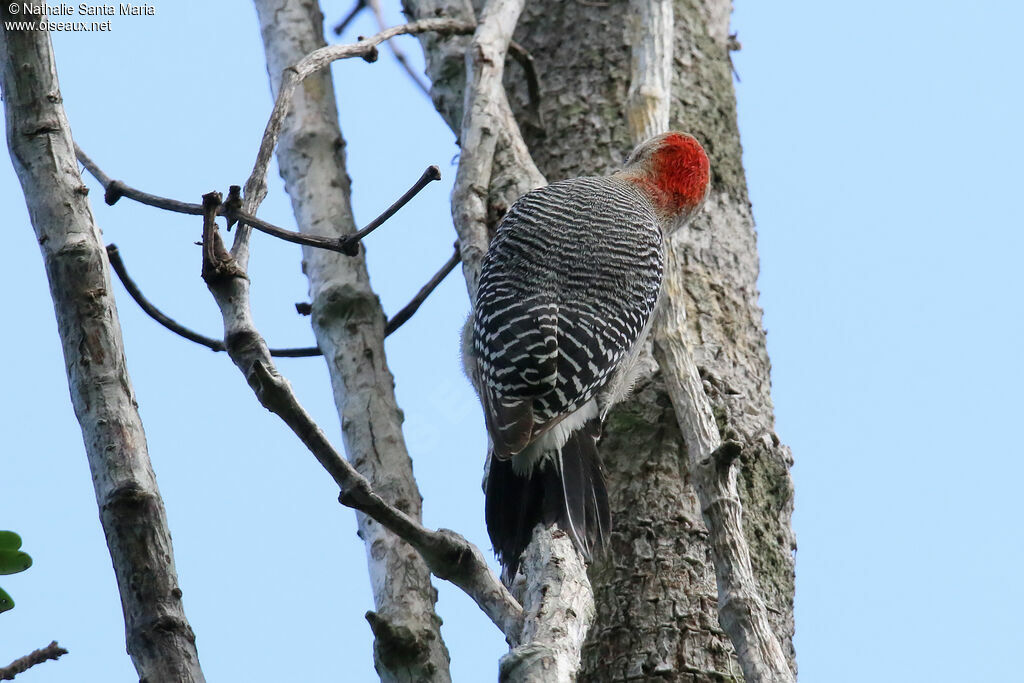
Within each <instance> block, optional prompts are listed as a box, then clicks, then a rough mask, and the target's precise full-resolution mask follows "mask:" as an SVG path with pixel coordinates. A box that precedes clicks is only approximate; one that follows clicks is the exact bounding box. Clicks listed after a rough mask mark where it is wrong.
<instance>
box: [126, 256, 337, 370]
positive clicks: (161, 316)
mask: <svg viewBox="0 0 1024 683" xmlns="http://www.w3.org/2000/svg"><path fill="white" fill-rule="evenodd" d="M107 258H109V259H110V267H111V268H112V269H113V270H114V272H115V273H117V277H118V279H120V280H121V284H122V285H124V288H125V290H127V291H128V295H129V296H131V298H132V299H134V300H135V303H137V304H138V305H139V308H141V309H142V310H143V311H145V312H146V314H147V315H148V316H149V317H150V318H152V319H153V320H155V321H157V322H158V323H160V324H161V325H163V326H164V327H166V328H167V329H168V330H170V331H171V332H173V333H175V334H176V335H178V336H180V337H184V338H185V339H188V340H189V341H193V342H195V343H196V344H199V345H201V346H205V347H206V348H208V349H210V350H211V351H225V350H226V349H225V348H224V342H222V341H221V340H219V339H213V338H212V337H207V336H206V335H202V334H199V333H198V332H194V331H193V330H190V329H189V328H187V327H185V326H184V325H182V324H181V323H179V322H177V321H176V320H174V319H173V318H171V317H169V316H168V315H166V314H165V313H163V312H162V311H161V310H160V309H159V308H157V307H156V306H154V305H153V303H152V302H151V301H150V300H149V299H147V298H146V296H145V295H144V294H143V293H142V290H140V289H139V286H138V285H137V284H135V281H134V280H132V278H131V277H130V276H129V275H128V269H127V268H125V265H124V260H123V259H122V258H121V252H120V251H118V249H117V245H115V244H110V245H107ZM270 355H271V356H276V357H279V358H309V357H312V356H321V355H323V353H322V352H321V351H320V349H318V348H317V347H315V346H311V347H305V348H295V349H270Z"/></svg>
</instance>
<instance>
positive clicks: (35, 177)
mask: <svg viewBox="0 0 1024 683" xmlns="http://www.w3.org/2000/svg"><path fill="white" fill-rule="evenodd" d="M0 19H2V20H3V21H4V22H5V24H4V27H3V36H2V38H0V64H2V68H3V96H4V97H3V99H4V105H5V110H6V116H7V143H8V146H9V147H10V150H11V159H12V161H13V162H14V168H15V170H16V171H17V173H18V178H19V180H20V181H21V186H22V190H23V191H24V193H25V201H26V203H27V204H28V211H29V215H30V216H31V219H32V226H33V228H35V232H36V237H37V239H38V241H39V248H40V250H41V251H42V255H43V262H44V264H45V266H46V275H47V278H48V279H49V282H50V293H51V296H52V297H53V306H54V311H55V313H56V316H57V329H58V332H59V333H60V338H61V344H62V346H63V349H64V362H65V364H66V366H67V373H68V385H69V388H70V390H71V401H72V404H73V405H74V408H75V415H76V416H77V417H78V421H79V423H80V425H81V428H82V437H83V439H84V441H85V450H86V455H87V457H88V459H89V469H90V471H91V473H92V480H93V487H94V488H95V490H96V501H97V503H98V505H99V510H100V522H101V523H102V525H103V533H104V535H105V536H106V539H107V547H108V548H109V550H110V558H111V561H112V562H113V565H114V574H115V575H116V577H117V586H118V590H119V591H120V594H121V606H122V609H123V611H124V620H125V638H126V641H127V647H128V652H129V654H130V655H131V657H132V662H133V663H134V664H135V669H136V671H138V673H139V677H140V679H142V680H146V681H151V682H156V681H202V680H204V679H203V672H202V670H201V669H200V668H199V657H198V654H197V652H196V643H195V635H194V634H193V633H192V628H191V627H190V626H189V623H188V621H187V620H186V618H185V611H184V608H183V606H182V603H181V589H179V588H178V577H177V573H176V571H175V568H174V551H173V549H172V547H171V535H170V531H169V530H168V527H167V515H166V512H165V511H164V505H163V500H162V499H161V497H160V491H159V490H158V489H157V485H156V476H155V475H154V474H153V468H152V466H151V464H150V461H149V452H148V450H147V446H146V435H145V432H144V431H143V428H142V419H141V418H140V417H139V412H138V405H137V404H136V401H135V392H134V390H133V389H132V384H131V379H130V378H129V376H128V369H127V367H126V361H125V356H124V343H123V341H122V339H121V326H120V322H119V321H118V317H117V306H116V305H115V302H114V296H113V292H112V291H111V286H110V267H109V263H108V261H107V253H106V251H105V250H104V248H103V242H102V240H101V238H100V232H99V229H98V228H97V227H96V223H95V221H94V220H93V215H92V208H91V207H90V206H89V201H88V199H87V196H88V193H89V190H88V189H87V188H86V187H85V185H84V184H83V183H82V177H81V175H80V174H79V172H78V162H77V161H76V160H75V149H74V143H73V142H72V140H71V128H70V126H69V125H68V120H67V116H66V115H65V113H64V107H63V105H62V104H61V96H60V87H59V85H58V83H57V70H56V64H55V63H54V58H53V49H52V46H51V45H50V35H49V33H48V32H47V31H36V30H17V29H12V28H8V27H7V24H6V22H7V21H8V20H11V19H21V17H19V16H13V17H12V16H11V14H10V12H9V10H8V7H7V5H4V6H3V7H2V8H0Z"/></svg>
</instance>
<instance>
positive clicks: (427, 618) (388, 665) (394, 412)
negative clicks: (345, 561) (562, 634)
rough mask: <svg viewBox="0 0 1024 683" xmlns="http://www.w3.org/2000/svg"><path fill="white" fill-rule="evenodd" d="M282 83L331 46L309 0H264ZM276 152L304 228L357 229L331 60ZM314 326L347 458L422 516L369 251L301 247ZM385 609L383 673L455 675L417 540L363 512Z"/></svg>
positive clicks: (379, 625)
mask: <svg viewBox="0 0 1024 683" xmlns="http://www.w3.org/2000/svg"><path fill="white" fill-rule="evenodd" d="M255 4H256V9H257V12H258V14H259V18H260V29H261V33H262V35H263V42H264V46H265V51H266V57H267V67H268V71H269V74H270V80H271V86H272V90H273V92H274V94H275V97H276V94H277V91H278V89H279V87H280V84H281V74H282V72H283V71H284V69H285V68H287V67H289V66H291V65H293V64H295V63H297V62H298V61H299V60H300V59H301V58H302V57H304V56H306V55H307V54H308V53H310V52H312V51H313V50H315V49H317V48H320V47H322V46H323V45H324V44H325V43H324V40H323V16H322V15H321V13H320V9H319V6H318V3H317V2H315V1H311V0H256V3H255ZM277 159H278V164H279V166H280V168H281V175H282V177H283V178H284V181H285V185H286V189H287V191H288V194H289V196H290V197H291V200H292V209H293V211H294V213H295V218H296V222H297V224H298V226H299V229H300V230H301V231H302V232H304V233H310V234H317V235H326V236H338V235H343V234H347V233H351V232H354V231H355V226H354V221H353V217H352V210H351V207H350V205H349V180H348V176H347V173H346V171H345V160H344V140H343V138H342V135H341V130H340V128H339V125H338V112H337V107H336V104H335V95H334V86H333V83H332V81H331V77H330V72H329V71H326V70H325V71H321V72H319V73H316V74H313V75H311V76H309V77H308V78H307V79H306V80H305V82H304V84H303V87H302V88H301V89H300V90H299V91H298V92H296V94H295V98H294V100H293V102H292V106H291V110H290V113H289V115H288V117H287V118H286V119H285V122H284V126H283V127H282V130H281V136H280V140H279V145H278V151H277ZM302 265H303V271H304V272H305V273H306V275H307V277H308V278H309V285H310V297H311V301H312V305H313V314H312V322H313V330H314V332H315V334H316V339H317V345H318V346H319V347H320V348H321V349H322V350H323V352H324V358H325V359H326V360H327V367H328V370H329V372H330V376H331V385H332V387H333V389H334V399H335V403H336V404H337V407H338V411H339V416H340V418H341V425H342V434H343V437H344V442H345V450H346V453H347V455H348V458H349V459H350V460H351V461H352V462H353V464H354V465H355V466H356V469H357V470H358V471H359V472H360V474H362V475H363V476H365V477H366V478H367V479H368V480H369V481H370V484H371V486H372V487H373V489H374V491H376V492H377V493H378V494H379V495H380V496H381V497H382V498H383V499H384V500H385V501H387V502H389V503H391V504H392V505H394V506H395V507H397V508H398V509H400V510H402V511H403V512H405V513H406V514H408V515H409V516H410V517H412V518H413V519H415V520H417V521H419V520H420V519H421V509H422V508H421V506H422V499H421V497H420V493H419V489H418V488H417V486H416V482H415V479H414V478H413V472H412V461H411V460H410V459H409V455H408V452H407V450H406V446H405V441H404V439H403V436H402V430H401V421H402V418H401V412H400V411H399V409H398V405H397V403H396V401H395V395H394V378H393V377H392V375H391V371H390V370H389V369H388V366H387V361H386V358H385V355H384V324H385V316H384V313H383V311H382V309H381V306H380V302H379V301H378V299H377V296H376V294H374V292H373V290H372V289H371V288H370V282H369V276H368V274H367V271H366V264H365V262H364V260H363V256H362V254H360V255H359V256H356V257H349V256H345V255H342V254H338V253H335V252H328V251H326V250H321V249H311V248H303V264H302ZM357 518H358V523H359V534H360V537H361V538H362V539H363V541H364V543H365V544H366V558H367V564H368V566H369V572H370V583H371V585H372V587H373V594H374V604H375V606H376V612H371V613H369V614H367V619H368V621H369V622H370V626H371V628H372V629H373V633H374V636H375V640H374V660H375V665H376V667H377V671H378V673H379V674H380V676H381V679H382V680H384V681H417V682H418V681H448V680H450V674H449V661H448V651H447V649H446V648H445V645H444V641H443V640H442V638H441V631H440V624H441V622H440V619H439V618H438V617H437V615H436V614H435V612H434V604H435V602H436V601H437V592H436V590H435V589H434V587H433V586H432V585H431V583H430V572H429V571H428V569H427V565H426V564H425V563H424V561H423V559H422V558H421V557H420V556H419V554H418V553H417V552H416V551H415V550H413V548H412V547H411V546H409V545H408V544H407V543H405V542H404V541H402V540H401V539H399V538H398V537H397V536H395V535H394V534H393V533H391V532H390V531H388V530H387V529H385V528H384V527H382V526H381V525H380V524H379V523H378V522H376V521H375V520H373V519H371V518H370V517H368V516H366V515H364V514H362V513H357Z"/></svg>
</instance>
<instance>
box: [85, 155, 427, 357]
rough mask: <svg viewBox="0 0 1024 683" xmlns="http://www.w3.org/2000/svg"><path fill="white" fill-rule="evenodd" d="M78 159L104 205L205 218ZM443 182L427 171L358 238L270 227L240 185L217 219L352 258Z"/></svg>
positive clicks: (187, 206)
mask: <svg viewBox="0 0 1024 683" xmlns="http://www.w3.org/2000/svg"><path fill="white" fill-rule="evenodd" d="M75 156H76V157H77V158H78V160H79V161H80V162H81V164H82V165H83V166H84V167H85V168H86V170H88V171H89V173H91V174H92V176H93V177H94V178H96V180H97V181H99V183H100V185H102V186H103V189H104V190H105V194H104V201H106V203H107V204H108V205H111V206H113V205H114V204H115V203H117V201H118V200H119V199H121V197H127V198H128V199H132V200H134V201H137V202H139V203H140V204H146V205H147V206H153V207H156V208H158V209H164V210H166V211H173V212H175V213H183V214H188V215H191V216H201V215H203V207H202V206H201V205H199V204H190V203H188V202H182V201H178V200H177V199H168V198H167V197H161V196H159V195H155V194H150V193H148V192H143V191H141V190H137V189H135V188H133V187H131V186H129V185H128V184H126V183H124V182H122V181H120V180H112V179H111V178H110V176H108V175H107V174H106V173H104V172H103V171H102V170H101V169H100V167H99V166H98V165H97V164H96V162H95V161H93V160H92V159H91V158H90V157H89V156H88V155H87V154H86V153H85V152H84V151H82V148H81V147H79V146H78V145H77V144H76V145H75ZM440 179H441V171H440V170H439V169H438V168H437V166H429V167H427V170H425V171H424V172H423V174H422V175H421V176H420V178H419V180H417V181H416V182H415V183H414V184H413V186H412V187H411V188H409V190H408V191H406V193H405V194H403V195H402V196H401V197H400V198H399V199H398V201H396V202H395V203H394V204H392V205H391V206H390V207H388V208H387V209H386V210H385V211H384V213H382V214H381V215H380V216H378V217H377V218H375V219H374V220H373V221H371V222H370V224H369V225H367V226H366V227H365V228H363V229H362V230H360V231H359V232H358V233H355V234H354V235H345V236H343V237H340V238H331V237H320V236H318V235H306V234H303V233H301V232H295V231H293V230H286V229H285V228H280V227H278V226H276V225H274V224H273V223H268V222H267V221H265V220H263V219H262V218H257V217H256V216H253V215H252V214H250V213H248V212H246V211H242V209H241V201H240V200H238V201H232V197H233V196H234V195H236V194H237V192H238V189H239V188H238V186H237V185H232V186H231V188H232V194H231V195H229V198H228V201H227V202H225V203H224V204H221V206H220V209H218V214H217V215H219V216H226V217H227V218H228V229H230V227H231V226H232V225H233V224H235V223H239V224H244V225H249V226H251V227H253V228H256V229H257V230H259V231H260V232H264V233H266V234H268V235H272V236H274V237H277V238H278V239H282V240H284V241H286V242H292V243H294V244H303V245H306V246H309V247H316V248H318V249H327V250H328V251H338V252H341V253H343V254H347V255H349V256H354V255H355V254H356V253H358V249H359V241H360V240H362V239H363V237H365V236H366V235H368V234H370V233H371V232H373V231H374V230H376V229H377V228H379V227H380V226H381V225H382V224H383V223H384V222H385V221H387V219H389V218H391V216H393V215H394V214H395V212H396V211H398V210H399V209H401V208H402V207H403V206H405V205H406V204H407V203H408V202H409V200H411V199H412V198H413V197H415V196H416V195H417V194H418V193H419V192H420V191H421V190H422V189H423V188H424V187H426V186H427V185H429V184H430V182H431V181H434V180H440ZM193 341H194V340H193Z"/></svg>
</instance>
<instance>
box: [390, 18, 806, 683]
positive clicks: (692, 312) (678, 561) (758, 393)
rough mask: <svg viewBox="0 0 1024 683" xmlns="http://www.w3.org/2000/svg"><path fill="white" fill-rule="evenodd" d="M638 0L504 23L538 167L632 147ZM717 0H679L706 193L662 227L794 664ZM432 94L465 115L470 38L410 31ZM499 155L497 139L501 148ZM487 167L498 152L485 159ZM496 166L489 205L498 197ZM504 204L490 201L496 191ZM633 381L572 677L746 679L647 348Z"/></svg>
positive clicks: (512, 77) (684, 66)
mask: <svg viewBox="0 0 1024 683" xmlns="http://www.w3.org/2000/svg"><path fill="white" fill-rule="evenodd" d="M637 5H638V3H624V2H619V3H583V2H569V3H533V4H531V5H528V6H527V8H526V10H525V12H524V13H523V16H522V17H521V18H520V21H519V25H518V27H517V30H516V34H515V39H516V40H517V41H518V42H519V43H521V44H522V45H523V46H524V47H525V48H526V49H527V50H528V51H529V53H530V54H531V55H532V56H533V60H534V63H535V65H536V68H537V71H538V73H539V76H540V86H541V87H540V92H541V102H540V123H541V125H539V126H538V125H536V124H537V120H536V117H535V116H534V115H531V114H530V113H529V108H528V94H527V87H526V85H525V80H524V78H523V77H522V73H523V72H522V71H521V70H519V69H518V68H517V67H515V66H510V68H508V69H506V72H505V73H506V77H505V82H506V85H507V87H508V89H509V92H510V97H511V99H512V102H513V107H514V108H515V109H516V111H517V114H518V116H519V120H520V125H521V127H522V130H523V132H524V135H525V137H526V140H527V143H528V144H529V147H530V152H531V154H532V155H533V158H534V160H535V161H536V163H537V165H538V167H539V168H540V170H541V172H542V173H543V174H544V175H545V176H546V177H547V179H548V180H549V181H555V180H560V179H562V178H569V177H573V176H580V175H599V174H606V173H609V172H611V171H612V170H614V169H617V168H618V167H620V166H621V164H622V162H623V160H624V159H625V156H626V155H627V154H628V152H629V151H630V149H631V147H632V140H631V135H630V128H629V125H628V122H627V118H626V116H625V109H626V107H625V104H626V102H627V97H628V95H629V92H630V57H631V46H632V44H633V43H634V42H635V40H634V35H635V33H634V31H636V30H645V29H646V28H647V26H645V25H638V24H637V23H636V22H637V21H638V19H637V16H635V15H634V11H635V8H636V7H637ZM406 7H407V9H408V10H409V11H410V13H412V14H413V15H414V16H417V17H426V16H432V15H433V14H434V13H435V12H438V11H441V12H444V13H445V15H446V16H466V15H468V13H469V12H470V9H469V3H468V2H466V1H465V0H463V1H462V2H460V1H459V0H406ZM730 12H731V5H730V2H729V1H728V0H704V2H699V1H697V0H677V1H676V2H675V4H674V17H675V41H674V42H675V45H674V59H673V65H672V66H673V68H672V71H673V74H672V97H671V111H670V125H671V127H672V128H676V129H681V130H686V131H689V132H691V133H693V134H694V135H696V136H697V138H698V139H699V140H700V141H701V142H702V143H703V144H704V146H705V148H706V150H707V152H708V155H709V157H710V158H711V166H712V173H713V176H712V192H711V196H710V198H709V201H708V206H707V209H706V211H705V213H703V214H702V215H701V216H699V217H698V218H697V219H695V220H694V221H693V223H692V224H691V227H690V228H688V229H687V230H686V231H684V233H683V234H681V235H677V236H676V237H675V239H674V240H673V243H672V249H673V250H674V252H675V254H674V256H675V258H674V259H672V260H674V261H676V262H678V263H680V264H682V267H681V269H678V270H676V271H675V272H671V273H669V274H668V277H670V278H677V281H676V283H675V284H676V285H677V287H676V289H678V290H680V291H682V292H684V293H685V299H686V301H685V303H686V309H687V313H688V316H687V327H686V330H685V336H686V341H687V343H688V346H689V348H690V350H691V352H692V354H693V355H694V358H695V361H696V363H697V365H698V367H699V369H700V372H701V376H702V378H703V379H704V388H705V392H706V393H707V395H708V397H709V398H710V399H711V401H712V405H713V408H714V412H715V416H716V418H717V421H718V423H719V428H720V431H721V432H722V435H723V436H725V437H728V438H733V439H737V440H739V441H740V442H741V444H742V447H743V449H742V460H741V463H740V491H741V497H742V503H743V510H744V516H743V522H744V530H745V535H746V537H747V541H748V543H749V544H750V550H751V555H752V561H753V565H754V572H755V575H756V578H757V580H758V582H759V584H760V588H761V593H762V596H763V598H764V600H765V602H766V603H767V606H768V609H769V615H770V618H771V621H772V625H773V627H774V630H775V633H776V636H777V637H778V638H779V641H780V643H782V646H783V650H784V652H785V654H786V656H787V659H788V660H789V663H790V666H791V667H792V668H794V670H795V660H794V652H793V648H792V635H793V559H792V552H793V550H794V548H795V540H794V538H793V534H792V531H791V528H790V515H791V512H792V484H791V481H790V477H789V467H790V465H791V456H790V453H789V450H788V449H787V448H786V447H785V446H783V445H781V443H780V441H779V439H778V437H777V436H776V435H775V433H774V419H773V416H772V404H771V397H770V380H769V369H770V364H769V360H768V356H767V352H766V349H765V336H764V331H763V329H762V327H761V310H760V308H759V307H758V304H757V286H756V281H757V272H758V262H757V251H756V240H755V234H754V228H753V218H752V216H751V212H750V204H749V200H748V198H747V190H746V181H745V178H744V174H743V168H742V164H741V149H740V143H739V132H738V130H737V123H736V103H735V94H734V91H733V87H732V68H731V62H730V59H729V35H728V21H729V15H730ZM422 42H423V46H424V50H425V52H426V55H427V63H428V68H427V72H428V74H429V75H431V77H432V78H433V80H434V83H433V87H432V93H433V95H434V99H435V103H436V104H437V105H438V108H439V110H440V111H441V112H442V114H444V115H445V118H446V119H447V120H448V121H449V123H450V124H455V125H456V126H457V123H458V121H459V119H460V118H461V105H462V102H461V99H460V95H461V89H460V85H461V83H462V82H464V78H463V77H462V75H461V74H459V72H458V69H459V68H460V67H461V64H460V61H459V60H460V58H461V54H460V51H459V48H463V49H464V45H465V41H460V40H459V39H457V38H447V39H428V38H424V39H423V40H422ZM501 153H502V150H501V146H500V145H499V149H498V155H499V157H500V155H501ZM495 165H496V167H497V168H501V167H503V164H501V163H499V162H498V161H496V162H495ZM494 195H495V179H493V178H492V187H491V203H492V205H494V204H496V203H500V202H495V197H494ZM497 208H498V209H499V210H500V208H501V207H500V206H499V207H497ZM642 362H643V363H644V364H645V371H644V373H642V375H641V378H640V380H639V381H638V383H637V386H636V390H635V392H634V395H633V397H632V398H631V399H630V400H629V401H627V402H625V403H623V404H621V405H620V406H619V407H618V408H617V409H615V410H614V411H613V412H612V414H611V415H610V416H609V420H608V424H607V425H606V426H605V436H604V440H603V441H602V443H601V453H602V456H603V458H604V460H605V465H606V468H607V474H608V484H609V491H610V493H611V505H612V514H613V536H612V552H611V553H610V556H609V558H608V559H607V560H606V561H605V562H603V563H601V564H599V565H596V566H594V567H593V568H592V571H591V574H592V581H593V584H594V588H595V593H596V595H595V597H596V600H597V607H598V616H597V621H596V622H595V624H594V626H593V628H592V630H591V633H590V636H589V643H588V646H587V647H586V649H585V651H584V661H583V672H582V674H581V678H582V679H584V680H595V681H623V680H643V679H657V680H688V681H690V680H694V681H696V680H723V679H725V680H728V679H733V678H735V679H739V678H741V673H740V668H739V666H738V663H737V662H736V658H735V654H734V652H733V648H732V644H731V642H730V640H729V638H728V636H727V635H726V634H725V633H724V632H723V630H722V629H721V627H720V626H719V620H718V610H717V589H716V583H715V573H714V568H713V566H712V563H711V551H710V547H709V545H708V543H707V530H706V528H705V526H704V522H703V519H702V515H701V509H700V505H699V503H698V501H697V497H696V495H695V493H694V491H693V489H692V487H691V486H690V485H689V481H688V473H687V467H686V450H685V449H686V444H684V443H683V441H682V438H681V436H680V432H679V428H678V425H677V419H676V415H675V413H674V412H673V408H672V404H671V402H670V400H669V397H668V395H667V394H666V391H665V388H664V383H663V381H662V380H661V378H660V372H659V370H658V367H657V364H656V363H655V362H654V360H653V358H652V357H651V354H650V353H649V352H648V353H646V354H645V357H644V359H643V360H642Z"/></svg>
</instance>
